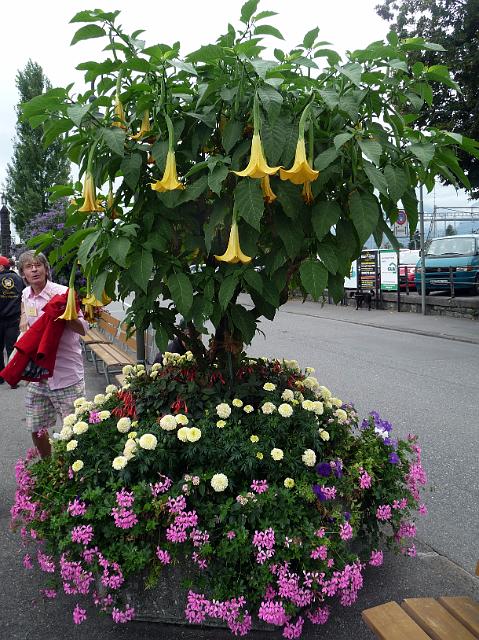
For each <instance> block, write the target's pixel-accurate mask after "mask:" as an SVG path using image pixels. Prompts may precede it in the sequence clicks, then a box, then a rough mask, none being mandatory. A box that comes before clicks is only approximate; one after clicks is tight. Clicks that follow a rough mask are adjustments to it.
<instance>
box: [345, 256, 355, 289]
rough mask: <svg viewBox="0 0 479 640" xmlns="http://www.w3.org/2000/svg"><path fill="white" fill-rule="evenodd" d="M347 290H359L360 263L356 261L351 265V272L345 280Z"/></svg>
mask: <svg viewBox="0 0 479 640" xmlns="http://www.w3.org/2000/svg"><path fill="white" fill-rule="evenodd" d="M344 288H345V289H357V288H358V261H357V260H354V261H353V263H352V264H351V271H350V272H349V277H348V276H346V278H344Z"/></svg>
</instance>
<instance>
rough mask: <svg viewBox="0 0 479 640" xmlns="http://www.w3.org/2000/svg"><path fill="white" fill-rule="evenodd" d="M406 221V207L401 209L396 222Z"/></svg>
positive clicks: (403, 222) (400, 223) (402, 222)
mask: <svg viewBox="0 0 479 640" xmlns="http://www.w3.org/2000/svg"><path fill="white" fill-rule="evenodd" d="M406 222H407V213H406V212H405V211H404V209H399V211H398V219H397V221H396V224H399V225H402V224H405V223H406Z"/></svg>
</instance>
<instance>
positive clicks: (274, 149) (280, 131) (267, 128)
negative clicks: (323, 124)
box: [261, 116, 298, 166]
mask: <svg viewBox="0 0 479 640" xmlns="http://www.w3.org/2000/svg"><path fill="white" fill-rule="evenodd" d="M297 139H298V125H297V124H295V123H291V122H289V120H287V119H286V118H283V117H281V116H279V117H278V118H277V119H276V120H275V121H274V122H268V121H266V122H263V125H262V127H261V140H262V142H263V147H264V151H265V154H266V158H267V159H268V162H269V163H270V165H271V166H275V165H276V164H278V163H279V161H280V159H281V157H282V156H284V157H285V158H286V159H289V157H292V156H293V154H294V152H295V149H296V142H297ZM286 161H287V160H285V162H286Z"/></svg>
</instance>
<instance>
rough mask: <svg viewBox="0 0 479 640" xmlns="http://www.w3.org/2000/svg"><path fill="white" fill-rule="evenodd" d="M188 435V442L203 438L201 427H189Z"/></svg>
mask: <svg viewBox="0 0 479 640" xmlns="http://www.w3.org/2000/svg"><path fill="white" fill-rule="evenodd" d="M186 437H187V438H188V442H197V441H198V440H199V439H200V438H201V429H198V428H197V427H191V429H188V435H187V436H186Z"/></svg>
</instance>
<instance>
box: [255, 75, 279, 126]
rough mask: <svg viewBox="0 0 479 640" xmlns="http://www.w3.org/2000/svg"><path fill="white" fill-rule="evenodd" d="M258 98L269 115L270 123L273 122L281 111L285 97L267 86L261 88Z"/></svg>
mask: <svg viewBox="0 0 479 640" xmlns="http://www.w3.org/2000/svg"><path fill="white" fill-rule="evenodd" d="M258 96H259V98H260V100H261V102H262V104H263V107H264V110H265V111H266V113H267V114H268V118H269V121H270V122H273V121H274V120H276V118H277V117H278V116H279V113H280V111H281V106H282V104H283V96H282V95H281V94H280V93H279V92H278V91H276V89H273V87H271V86H269V85H267V84H265V85H263V86H262V87H259V89H258Z"/></svg>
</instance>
